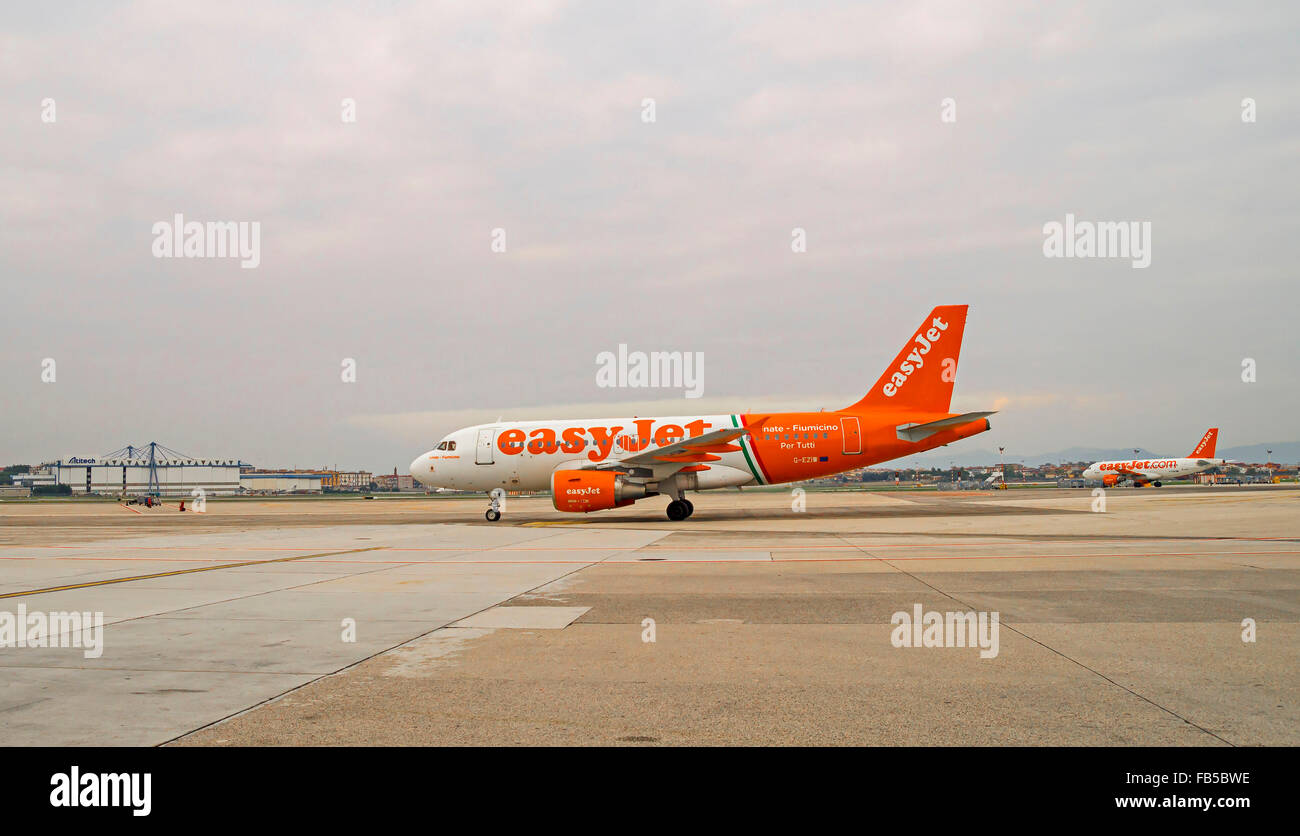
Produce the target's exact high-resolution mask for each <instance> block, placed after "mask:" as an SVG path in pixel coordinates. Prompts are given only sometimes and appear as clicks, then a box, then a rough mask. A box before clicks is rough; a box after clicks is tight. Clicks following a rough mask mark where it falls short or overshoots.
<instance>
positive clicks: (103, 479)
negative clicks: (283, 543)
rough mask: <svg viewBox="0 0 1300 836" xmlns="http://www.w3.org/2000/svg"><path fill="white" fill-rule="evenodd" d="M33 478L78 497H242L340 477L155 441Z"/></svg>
mask: <svg viewBox="0 0 1300 836" xmlns="http://www.w3.org/2000/svg"><path fill="white" fill-rule="evenodd" d="M45 467H46V471H43V472H40V473H34V474H30V475H31V476H32V477H33V478H31V479H28V480H25V481H28V482H30V483H32V484H37V483H39V484H52V485H67V486H68V487H69V489H70V490H71V491H72V493H74V494H152V495H154V496H179V497H187V496H192V495H194V491H195V490H198V489H202V490H203V493H204V495H205V496H235V495H237V494H241V493H245V494H246V493H321V492H322V490H323V489H324V488H325V487H336V486H337V479H338V478H339V476H340V474H336V473H333V472H326V471H301V470H299V471H282V470H271V471H266V470H257V469H255V468H253V467H251V466H250V465H248V464H247V463H245V462H241V461H239V460H238V459H206V458H196V457H193V456H187V455H185V454H183V453H178V452H177V451H175V450H172V449H171V448H169V447H164V446H163V445H161V444H158V443H157V442H150V443H149V444H146V445H143V446H140V447H135V446H127V447H123V448H122V449H121V450H115V451H113V452H112V453H105V454H104V455H102V456H68V457H66V458H63V459H59V460H58V461H56V462H53V463H51V464H49V465H46V466H45Z"/></svg>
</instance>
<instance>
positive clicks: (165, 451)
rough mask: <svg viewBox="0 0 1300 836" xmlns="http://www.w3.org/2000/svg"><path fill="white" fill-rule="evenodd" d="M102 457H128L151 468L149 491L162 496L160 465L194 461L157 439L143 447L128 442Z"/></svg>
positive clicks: (133, 461) (151, 493)
mask: <svg viewBox="0 0 1300 836" xmlns="http://www.w3.org/2000/svg"><path fill="white" fill-rule="evenodd" d="M100 458H101V459H127V460H129V461H131V462H132V463H135V464H139V465H142V466H144V467H147V468H149V486H148V489H147V493H148V494H149V495H150V496H161V495H162V488H161V486H160V485H159V483H158V466H159V465H172V464H188V463H190V462H192V461H194V460H193V459H192V458H191V457H190V456H187V455H185V454H184V453H181V452H179V451H176V450H173V449H171V448H170V447H164V446H163V445H161V444H159V443H158V442H156V441H150V442H149V443H148V444H146V445H143V446H141V447H136V446H134V445H131V444H128V445H126V446H125V447H123V448H122V449H121V450H114V451H113V452H111V453H105V454H104V455H103V456H101V457H100Z"/></svg>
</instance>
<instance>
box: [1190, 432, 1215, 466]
mask: <svg viewBox="0 0 1300 836" xmlns="http://www.w3.org/2000/svg"><path fill="white" fill-rule="evenodd" d="M1218 441H1219V428H1218V427H1210V428H1209V429H1208V430H1206V431H1205V435H1203V436H1201V440H1200V442H1199V443H1198V444H1197V445H1196V449H1194V450H1192V454H1191V455H1190V456H1188V457H1187V458H1189V459H1212V458H1214V445H1215V444H1217V443H1218Z"/></svg>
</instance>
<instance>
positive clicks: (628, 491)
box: [551, 470, 650, 514]
mask: <svg viewBox="0 0 1300 836" xmlns="http://www.w3.org/2000/svg"><path fill="white" fill-rule="evenodd" d="M649 495H650V494H649V492H648V491H647V490H646V486H645V485H641V484H637V483H635V482H629V481H627V478H626V477H625V476H624V475H623V474H621V473H615V472H614V471H612V470H557V471H555V472H554V473H552V474H551V502H552V503H554V504H555V510H557V511H568V512H570V513H575V514H576V513H587V512H588V511H604V510H606V509H609V508H622V507H624V506H625V505H631V504H632V503H633V502H636V501H637V500H638V499H644V498H645V497H647V496H649Z"/></svg>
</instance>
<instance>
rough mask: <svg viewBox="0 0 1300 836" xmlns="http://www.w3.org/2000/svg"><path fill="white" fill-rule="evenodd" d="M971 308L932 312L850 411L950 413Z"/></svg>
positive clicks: (944, 307)
mask: <svg viewBox="0 0 1300 836" xmlns="http://www.w3.org/2000/svg"><path fill="white" fill-rule="evenodd" d="M967 307H968V306H967V305H940V306H939V307H937V308H935V309H934V310H932V311H930V315H929V316H928V317H926V318H925V321H924V322H922V323H921V326H920V327H919V328H917V329H916V331H915V333H914V334H913V336H912V338H911V339H909V340H908V341H907V344H906V345H904V346H903V350H902V351H900V352H898V356H897V357H895V358H894V362H892V363H890V364H889V367H888V368H886V369H885V373H884V374H882V375H881V376H880V379H879V380H877V381H876V383H875V385H874V386H872V387H871V391H869V392H867V394H866V396H865V397H864V398H863V399H862V400H860V401H858V402H857V403H855V404H854V405H853V406H850V407H849V408H848V411H850V412H861V411H865V410H870V409H912V410H918V411H922V412H948V411H949V410H948V406H949V405H950V404H951V403H952V387H953V383H954V382H955V381H956V379H957V357H958V355H959V354H961V336H962V332H963V331H964V330H965V329H966V309H967Z"/></svg>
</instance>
